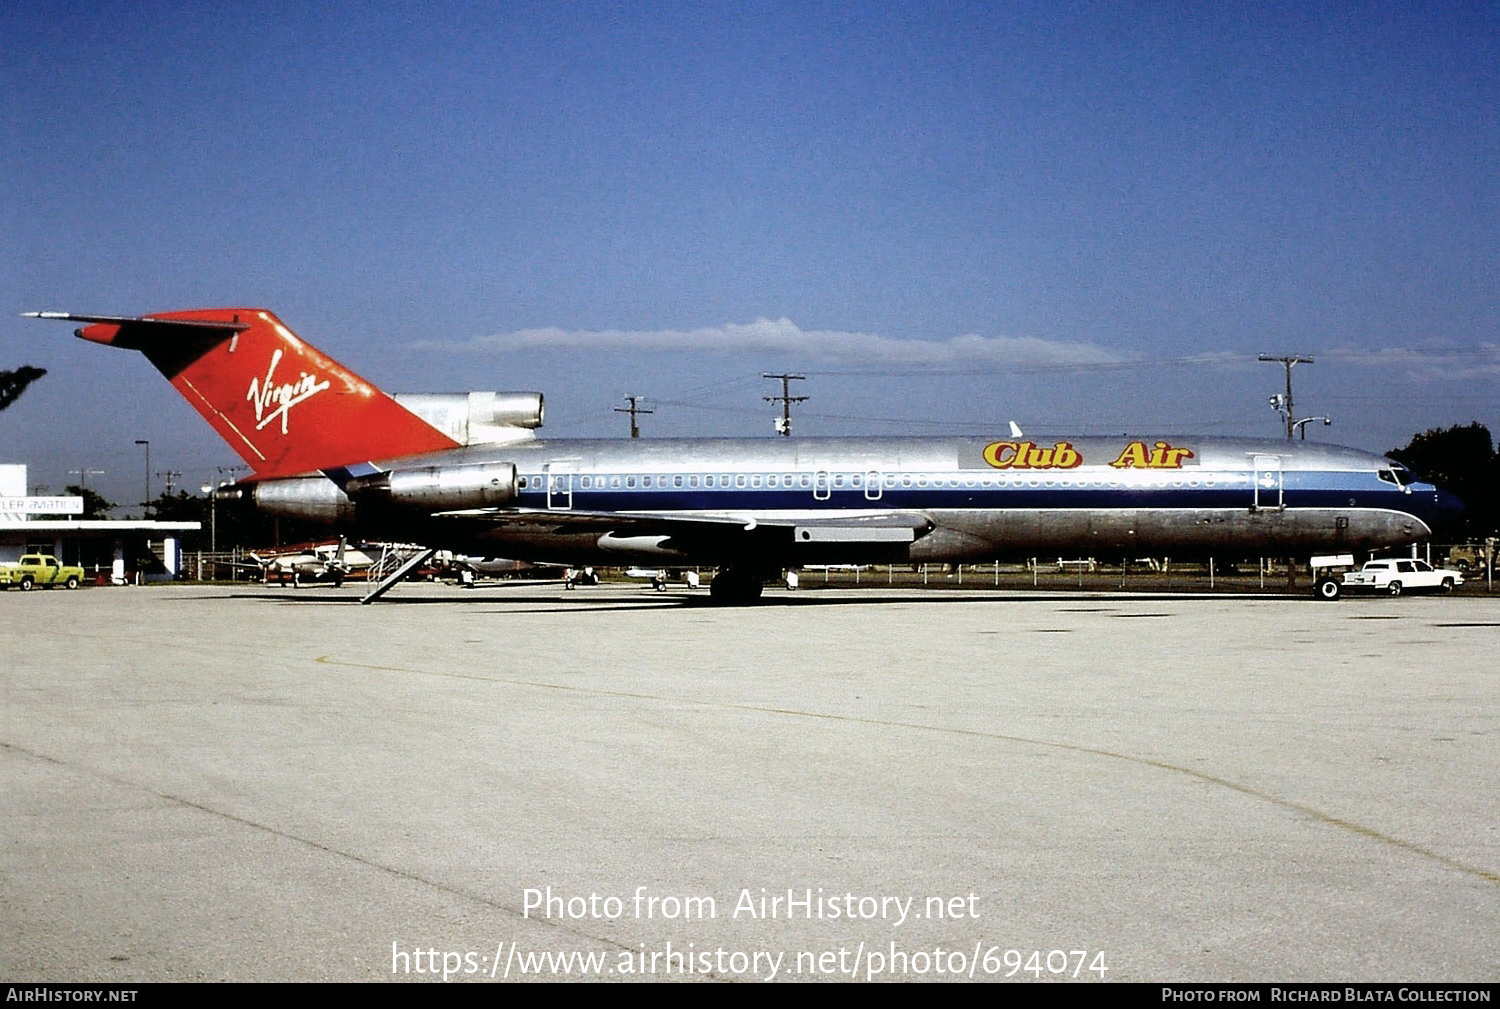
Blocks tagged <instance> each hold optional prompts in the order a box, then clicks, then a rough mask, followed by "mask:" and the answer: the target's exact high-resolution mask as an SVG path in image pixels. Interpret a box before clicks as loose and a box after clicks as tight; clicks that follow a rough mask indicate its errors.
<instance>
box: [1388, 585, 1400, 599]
mask: <svg viewBox="0 0 1500 1009" xmlns="http://www.w3.org/2000/svg"><path fill="white" fill-rule="evenodd" d="M1389 591H1390V593H1391V595H1393V596H1399V595H1400V594H1401V583H1400V582H1391V584H1390V588H1389Z"/></svg>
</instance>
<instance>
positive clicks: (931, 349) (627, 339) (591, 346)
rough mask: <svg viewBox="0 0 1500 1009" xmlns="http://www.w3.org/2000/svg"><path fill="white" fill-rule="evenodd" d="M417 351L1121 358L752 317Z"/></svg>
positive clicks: (1061, 361) (512, 337) (1004, 341)
mask: <svg viewBox="0 0 1500 1009" xmlns="http://www.w3.org/2000/svg"><path fill="white" fill-rule="evenodd" d="M417 347H419V348H423V349H432V350H458V351H468V352H486V351H517V350H544V349H549V350H581V349H588V350H600V351H617V352H621V353H639V352H642V351H646V352H679V353H680V352H706V353H719V354H740V353H774V354H777V355H783V356H788V355H800V356H803V357H808V358H815V359H818V360H823V361H837V362H842V363H850V364H866V365H869V364H887V365H889V364H923V365H943V364H963V363H982V364H1009V365H1069V364H1114V363H1118V362H1120V361H1121V360H1122V359H1121V358H1120V357H1119V355H1117V354H1115V353H1113V352H1112V351H1109V350H1106V349H1105V348H1103V347H1100V346H1097V345H1095V344H1092V343H1066V342H1060V341H1053V340H1040V339H1037V338H1035V337H1029V336H980V335H978V334H977V333H965V334H964V335H962V336H955V337H951V338H949V339H946V340H900V339H896V338H895V337H890V336H881V335H880V334H878V333H849V332H844V331H841V330H808V329H802V328H800V327H799V326H798V325H797V324H796V323H794V322H792V321H791V320H790V319H786V318H781V319H756V320H755V321H754V322H751V323H728V324H726V325H723V326H707V327H704V328H701V329H654V330H621V329H597V330H587V329H585V330H566V329H558V328H556V327H548V328H544V329H521V330H515V331H514V332H510V333H496V334H493V335H491V336H480V337H475V338H474V339H472V340H467V341H461V342H443V341H424V342H422V343H419V344H417Z"/></svg>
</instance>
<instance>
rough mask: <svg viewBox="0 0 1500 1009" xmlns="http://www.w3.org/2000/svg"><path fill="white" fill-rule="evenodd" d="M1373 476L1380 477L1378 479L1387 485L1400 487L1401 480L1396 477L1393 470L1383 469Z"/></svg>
mask: <svg viewBox="0 0 1500 1009" xmlns="http://www.w3.org/2000/svg"><path fill="white" fill-rule="evenodd" d="M1375 475H1376V476H1378V477H1380V479H1382V480H1384V481H1385V482H1386V483H1388V484H1395V485H1396V486H1397V487H1400V486H1401V480H1400V479H1399V478H1398V477H1397V476H1396V472H1395V470H1389V469H1383V470H1380V471H1378V472H1377V473H1376V474H1375Z"/></svg>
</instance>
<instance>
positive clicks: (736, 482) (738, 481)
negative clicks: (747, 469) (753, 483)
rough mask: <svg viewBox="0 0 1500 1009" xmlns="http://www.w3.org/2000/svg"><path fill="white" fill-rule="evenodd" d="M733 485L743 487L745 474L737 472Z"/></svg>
mask: <svg viewBox="0 0 1500 1009" xmlns="http://www.w3.org/2000/svg"><path fill="white" fill-rule="evenodd" d="M734 485H735V486H736V487H743V486H745V474H743V473H740V474H738V475H737V476H736V477H735V478H734Z"/></svg>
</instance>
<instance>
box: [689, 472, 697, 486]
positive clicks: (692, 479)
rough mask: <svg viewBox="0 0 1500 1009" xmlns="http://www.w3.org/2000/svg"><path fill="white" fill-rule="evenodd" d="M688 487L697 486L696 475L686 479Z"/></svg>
mask: <svg viewBox="0 0 1500 1009" xmlns="http://www.w3.org/2000/svg"><path fill="white" fill-rule="evenodd" d="M688 486H689V487H696V486H698V476H697V474H694V475H693V476H690V477H688Z"/></svg>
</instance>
